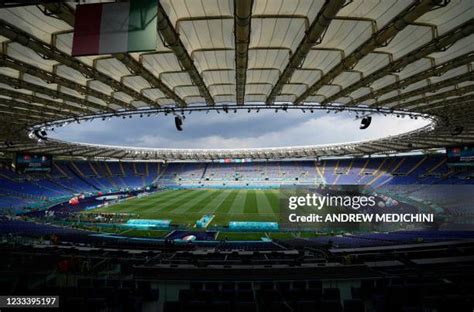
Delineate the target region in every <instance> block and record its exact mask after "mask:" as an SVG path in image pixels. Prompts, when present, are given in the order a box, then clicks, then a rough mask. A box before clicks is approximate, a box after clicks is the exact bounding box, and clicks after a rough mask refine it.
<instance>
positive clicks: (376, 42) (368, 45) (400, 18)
mask: <svg viewBox="0 0 474 312" xmlns="http://www.w3.org/2000/svg"><path fill="white" fill-rule="evenodd" d="M439 2H440V1H437V0H422V1H418V2H415V3H414V4H412V5H410V6H409V7H408V8H406V9H405V10H404V11H403V12H401V13H400V14H398V15H397V16H396V17H395V18H394V19H393V20H392V21H391V22H389V23H388V24H387V25H386V26H385V27H384V28H382V29H381V30H379V31H378V32H376V33H375V34H374V35H373V36H372V37H370V38H369V39H368V40H367V41H366V42H364V43H363V44H362V45H361V46H359V47H358V48H357V49H356V50H355V51H354V52H352V53H351V54H350V55H348V56H347V57H346V58H344V59H343V60H342V61H341V62H340V63H339V64H338V65H337V66H336V67H334V68H333V69H332V70H330V71H329V72H328V73H327V74H326V75H324V76H323V77H321V79H319V81H317V82H316V83H314V84H313V85H312V86H311V87H310V88H308V89H307V90H306V91H305V92H303V94H301V95H300V96H299V97H298V98H297V99H296V101H295V104H301V103H302V102H303V101H304V100H305V99H306V98H307V97H309V96H311V95H312V94H313V93H315V92H317V91H318V90H319V89H320V88H321V87H322V86H324V85H326V84H328V83H331V81H333V80H334V78H336V77H337V76H339V75H340V74H341V73H342V72H343V71H345V70H348V69H352V68H353V67H354V66H355V65H356V64H357V62H359V60H361V59H362V58H363V57H364V56H366V55H367V54H369V53H370V52H372V51H374V50H375V49H376V48H378V47H380V46H383V45H384V44H386V43H387V42H388V41H389V40H391V39H392V38H393V37H395V35H396V34H398V33H399V32H400V31H402V30H403V29H404V28H405V27H406V26H408V25H409V24H410V23H412V22H414V21H415V20H416V19H417V18H419V17H420V16H422V15H423V14H425V13H426V12H428V11H430V10H432V9H433V8H434V7H436V6H437V4H438V3H439Z"/></svg>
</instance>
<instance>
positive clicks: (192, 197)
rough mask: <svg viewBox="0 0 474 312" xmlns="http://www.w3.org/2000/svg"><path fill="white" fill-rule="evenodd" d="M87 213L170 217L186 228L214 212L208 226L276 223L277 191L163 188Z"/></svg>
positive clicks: (146, 217)
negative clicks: (231, 223)
mask: <svg viewBox="0 0 474 312" xmlns="http://www.w3.org/2000/svg"><path fill="white" fill-rule="evenodd" d="M89 212H93V213H98V212H113V213H133V214H135V215H134V218H140V219H170V220H171V222H172V224H179V225H185V226H190V227H192V226H194V224H195V222H196V221H197V220H199V219H200V218H201V217H202V216H204V215H206V214H214V215H215V216H214V219H213V220H212V222H211V223H210V224H209V226H225V225H228V223H229V221H270V222H277V221H278V213H279V190H231V189H229V190H208V189H206V190H167V191H161V192H157V193H154V194H151V195H148V196H146V197H141V198H134V199H130V200H126V201H124V202H121V203H117V204H114V205H111V206H108V207H102V208H97V209H94V210H90V211H89ZM86 213H87V212H86Z"/></svg>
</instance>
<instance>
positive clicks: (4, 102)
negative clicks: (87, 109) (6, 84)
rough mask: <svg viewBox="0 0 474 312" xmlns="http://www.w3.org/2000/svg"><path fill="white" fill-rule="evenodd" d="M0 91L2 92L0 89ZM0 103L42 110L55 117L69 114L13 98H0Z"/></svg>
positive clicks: (31, 109)
mask: <svg viewBox="0 0 474 312" xmlns="http://www.w3.org/2000/svg"><path fill="white" fill-rule="evenodd" d="M0 93H2V94H3V92H2V89H0ZM0 105H1V106H5V107H8V108H9V109H22V110H25V111H33V112H42V113H46V114H51V115H53V116H55V117H57V118H68V117H70V115H68V114H66V112H64V111H60V110H56V109H52V108H49V107H45V106H38V105H34V104H30V103H24V102H19V101H15V100H8V99H3V98H0Z"/></svg>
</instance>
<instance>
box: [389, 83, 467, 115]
mask: <svg viewBox="0 0 474 312" xmlns="http://www.w3.org/2000/svg"><path fill="white" fill-rule="evenodd" d="M473 91H474V85H471V86H467V87H462V88H458V89H454V90H450V91H446V92H441V93H438V94H435V95H432V96H427V97H424V98H421V99H417V100H413V101H410V102H406V103H403V105H398V106H396V108H397V109H401V108H406V109H410V108H411V107H415V106H416V105H420V104H429V103H430V102H432V101H437V100H443V99H445V98H447V97H450V96H457V95H458V96H459V95H463V94H466V93H468V92H473ZM419 110H420V109H418V107H417V108H416V110H414V111H419Z"/></svg>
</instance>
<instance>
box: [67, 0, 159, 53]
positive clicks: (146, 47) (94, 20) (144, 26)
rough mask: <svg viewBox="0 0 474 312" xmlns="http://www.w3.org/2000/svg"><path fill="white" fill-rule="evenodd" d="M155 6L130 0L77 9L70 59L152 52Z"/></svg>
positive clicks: (151, 0) (148, 0)
mask: <svg viewBox="0 0 474 312" xmlns="http://www.w3.org/2000/svg"><path fill="white" fill-rule="evenodd" d="M157 4H158V2H157V0H131V1H130V2H114V3H95V4H85V5H79V6H77V9H76V17H75V24H74V38H73V44H72V56H84V55H99V54H112V53H124V52H139V51H153V50H155V49H156V40H157V28H156V27H157V9H158V5H157Z"/></svg>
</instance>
